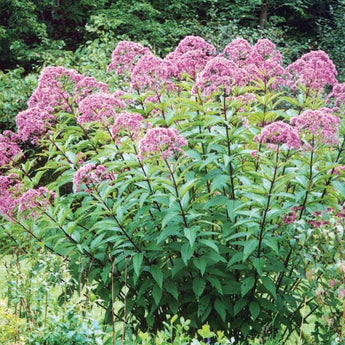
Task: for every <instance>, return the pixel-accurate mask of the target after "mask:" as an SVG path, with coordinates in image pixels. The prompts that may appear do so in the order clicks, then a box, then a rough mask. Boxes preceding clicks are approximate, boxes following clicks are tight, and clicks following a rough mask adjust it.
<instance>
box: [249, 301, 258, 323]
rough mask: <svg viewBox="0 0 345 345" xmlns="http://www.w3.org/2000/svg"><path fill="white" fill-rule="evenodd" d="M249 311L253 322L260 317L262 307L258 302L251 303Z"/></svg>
mask: <svg viewBox="0 0 345 345" xmlns="http://www.w3.org/2000/svg"><path fill="white" fill-rule="evenodd" d="M249 311H250V314H251V315H252V317H253V320H255V319H256V318H257V317H258V316H259V314H260V305H259V303H258V302H256V301H252V302H250V304H249Z"/></svg>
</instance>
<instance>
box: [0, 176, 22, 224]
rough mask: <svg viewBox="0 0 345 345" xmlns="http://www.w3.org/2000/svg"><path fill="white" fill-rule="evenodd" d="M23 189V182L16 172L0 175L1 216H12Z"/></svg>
mask: <svg viewBox="0 0 345 345" xmlns="http://www.w3.org/2000/svg"><path fill="white" fill-rule="evenodd" d="M23 189H24V186H23V183H22V181H21V179H20V178H19V176H18V175H17V174H9V175H8V176H2V175H0V212H1V213H2V215H3V216H7V217H9V218H11V217H13V216H14V212H15V210H16V207H17V205H18V204H19V198H20V195H21V193H22V191H23Z"/></svg>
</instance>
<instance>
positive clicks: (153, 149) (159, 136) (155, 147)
mask: <svg viewBox="0 0 345 345" xmlns="http://www.w3.org/2000/svg"><path fill="white" fill-rule="evenodd" d="M187 145H188V142H187V139H186V138H185V137H183V136H182V135H181V134H180V133H179V131H178V130H177V129H175V128H150V129H149V130H148V131H147V133H146V135H145V137H144V138H143V139H142V140H141V141H140V142H139V150H140V153H139V158H140V159H143V158H144V157H145V156H146V155H147V156H152V155H156V154H161V155H162V158H163V159H168V158H169V157H171V156H172V155H173V154H174V153H175V152H176V151H177V152H183V151H182V147H184V146H187Z"/></svg>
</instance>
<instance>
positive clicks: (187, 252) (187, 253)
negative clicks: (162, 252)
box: [181, 243, 193, 266]
mask: <svg viewBox="0 0 345 345" xmlns="http://www.w3.org/2000/svg"><path fill="white" fill-rule="evenodd" d="M192 255H193V249H192V247H191V246H190V244H189V243H185V244H183V245H182V246H181V257H182V260H183V262H184V264H185V265H186V266H188V262H189V260H190V258H191V257H192Z"/></svg>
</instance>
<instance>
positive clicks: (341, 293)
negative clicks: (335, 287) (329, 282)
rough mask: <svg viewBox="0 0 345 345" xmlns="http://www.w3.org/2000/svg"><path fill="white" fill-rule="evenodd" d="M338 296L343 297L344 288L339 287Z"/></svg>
mask: <svg viewBox="0 0 345 345" xmlns="http://www.w3.org/2000/svg"><path fill="white" fill-rule="evenodd" d="M338 296H339V298H340V299H342V298H344V297H345V289H339V291H338Z"/></svg>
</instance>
